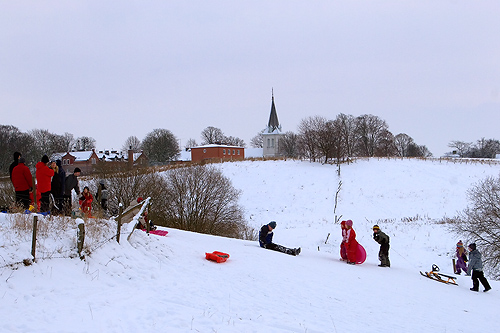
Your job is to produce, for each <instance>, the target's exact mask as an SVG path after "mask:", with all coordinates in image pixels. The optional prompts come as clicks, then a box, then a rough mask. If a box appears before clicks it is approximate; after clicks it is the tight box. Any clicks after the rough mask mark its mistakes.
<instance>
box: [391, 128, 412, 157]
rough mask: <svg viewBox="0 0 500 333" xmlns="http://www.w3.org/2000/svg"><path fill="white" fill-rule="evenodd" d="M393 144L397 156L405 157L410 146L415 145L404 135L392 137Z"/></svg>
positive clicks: (410, 138)
mask: <svg viewBox="0 0 500 333" xmlns="http://www.w3.org/2000/svg"><path fill="white" fill-rule="evenodd" d="M394 144H395V145H396V149H397V152H398V156H400V157H407V156H409V155H408V149H409V147H410V145H412V144H415V142H414V141H413V139H412V137H411V136H409V135H408V134H405V133H399V134H398V135H396V136H395V137H394Z"/></svg>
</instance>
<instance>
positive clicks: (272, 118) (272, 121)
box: [267, 93, 280, 133]
mask: <svg viewBox="0 0 500 333" xmlns="http://www.w3.org/2000/svg"><path fill="white" fill-rule="evenodd" d="M279 127H280V123H279V121H278V114H277V113H276V106H275V105H274V93H273V94H272V103H271V114H270V115H269V123H268V124H267V130H268V132H269V133H271V132H273V131H274V130H275V129H279Z"/></svg>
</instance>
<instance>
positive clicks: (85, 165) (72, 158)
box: [51, 149, 99, 175]
mask: <svg viewBox="0 0 500 333" xmlns="http://www.w3.org/2000/svg"><path fill="white" fill-rule="evenodd" d="M51 159H52V160H57V159H60V160H61V163H62V167H63V168H64V170H66V172H67V173H72V172H73V171H74V170H75V168H80V170H81V171H82V174H84V175H85V174H89V173H92V172H93V170H94V167H95V166H96V165H97V163H98V162H99V157H98V156H97V154H96V152H95V149H92V150H91V151H72V152H67V153H55V154H53V155H52V157H51Z"/></svg>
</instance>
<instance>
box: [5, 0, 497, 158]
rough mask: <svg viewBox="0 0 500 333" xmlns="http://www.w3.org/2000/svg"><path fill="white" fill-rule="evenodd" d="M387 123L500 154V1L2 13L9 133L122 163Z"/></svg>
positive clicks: (108, 4) (99, 7)
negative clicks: (133, 155) (342, 125)
mask: <svg viewBox="0 0 500 333" xmlns="http://www.w3.org/2000/svg"><path fill="white" fill-rule="evenodd" d="M273 88H274V97H275V102H276V109H277V113H278V118H279V121H280V123H281V125H282V128H283V130H284V131H294V132H296V131H297V125H298V124H299V122H300V120H301V119H303V118H306V117H309V116H315V115H319V116H324V117H326V118H329V119H334V118H335V117H336V116H337V115H338V114H339V113H345V114H351V115H354V116H359V115H362V114H373V115H376V116H378V117H380V118H382V119H383V120H385V121H386V122H387V124H388V125H389V130H390V131H391V132H392V133H393V134H394V135H396V134H398V133H406V134H408V135H410V136H411V137H413V138H414V140H415V141H416V143H417V144H420V145H426V146H427V147H428V148H429V149H430V151H431V152H432V153H433V154H434V155H435V156H440V155H441V154H443V153H444V152H446V151H449V150H450V149H449V148H448V143H449V142H450V141H452V140H462V141H470V142H472V141H476V140H478V139H480V138H482V137H485V138H494V139H500V131H499V128H500V1H497V0H492V1H481V0H475V1H470V0H467V1H465V0H453V1H439V0H437V1H436V0H432V1H425V0H418V1H416V0H415V1H400V0H398V1H356V0H352V1H351V0H349V1H333V0H329V1H292V0H286V1H285V0H283V1H272V0H265V1H260V0H253V1H207V0H202V1H126V0H125V1H124V0H119V1H118V0H117V1H11V0H8V1H3V0H0V110H1V116H2V117H1V121H0V124H3V125H14V126H17V127H18V128H19V129H20V130H21V131H23V132H26V131H29V130H31V129H35V128H40V129H47V130H49V131H50V132H53V133H57V134H63V133H64V132H69V133H72V134H73V135H74V136H75V137H79V136H91V137H93V138H95V139H96V141H97V148H99V149H111V148H114V149H120V148H121V147H122V145H123V143H124V142H125V140H126V139H127V138H128V137H129V136H131V135H135V136H137V137H138V138H139V139H140V140H142V139H143V138H144V137H145V135H146V134H147V133H148V132H150V131H152V130H153V129H155V128H165V129H168V130H170V131H172V132H173V134H174V135H175V136H176V137H177V138H178V139H179V140H180V143H181V146H183V145H184V144H185V143H186V142H187V140H188V139H189V138H193V139H195V140H196V141H197V142H198V143H200V141H201V139H200V133H201V131H202V130H203V129H204V128H206V127H207V126H214V127H218V128H220V129H222V131H223V132H224V134H225V135H228V136H236V137H239V138H241V139H243V140H245V142H246V143H247V145H248V146H249V143H250V139H251V138H252V137H253V136H255V135H256V134H257V133H258V132H259V131H260V130H261V129H263V128H264V127H265V126H266V125H267V121H268V118H269V113H270V110H271V89H273Z"/></svg>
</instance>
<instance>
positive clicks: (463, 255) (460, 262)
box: [455, 240, 467, 275]
mask: <svg viewBox="0 0 500 333" xmlns="http://www.w3.org/2000/svg"><path fill="white" fill-rule="evenodd" d="M457 258H458V259H457V263H456V264H455V274H458V275H460V273H462V270H463V271H464V272H465V273H467V264H466V262H467V250H465V248H464V243H463V242H462V241H461V240H459V241H458V243H457Z"/></svg>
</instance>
